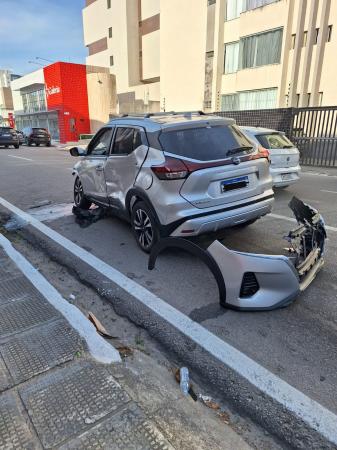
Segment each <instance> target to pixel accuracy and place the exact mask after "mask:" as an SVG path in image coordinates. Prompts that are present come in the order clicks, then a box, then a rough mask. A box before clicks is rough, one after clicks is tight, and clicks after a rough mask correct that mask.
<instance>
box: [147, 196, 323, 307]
mask: <svg viewBox="0 0 337 450" xmlns="http://www.w3.org/2000/svg"><path fill="white" fill-rule="evenodd" d="M289 207H290V209H291V210H292V212H293V214H294V216H295V218H296V220H297V222H298V227H296V228H295V229H293V230H291V231H290V232H289V234H288V235H287V236H286V237H285V239H286V240H287V241H288V243H289V247H288V248H287V249H286V251H287V256H285V255H263V254H255V253H245V252H238V251H233V250H230V249H228V248H227V247H225V246H224V245H223V244H222V243H220V242H219V241H217V240H215V241H214V242H213V243H212V244H211V245H210V246H209V247H208V248H207V249H206V250H204V249H202V248H201V247H200V246H198V245H197V244H195V243H192V242H191V241H188V240H186V239H181V238H166V239H163V240H162V241H159V242H158V243H157V244H156V245H155V247H154V248H153V250H152V252H151V254H150V258H149V263H148V268H149V270H152V269H153V268H154V266H155V262H156V259H157V256H158V255H159V254H160V253H161V252H162V251H163V250H165V249H166V248H170V247H177V248H181V249H183V250H186V251H188V252H190V253H192V254H194V255H195V256H197V257H199V258H200V259H202V260H203V261H204V262H205V263H206V265H207V266H208V267H209V269H210V270H211V272H212V273H213V275H214V277H215V279H216V282H217V284H218V288H219V294H220V304H221V305H222V306H224V307H226V308H232V309H237V310H243V311H247V310H250V311H252V310H256V311H257V310H272V309H276V308H280V307H285V306H288V305H289V304H290V303H292V302H293V300H295V299H296V298H297V296H298V295H299V293H300V292H302V291H304V290H305V289H306V288H307V287H308V286H309V285H310V284H311V282H312V281H313V280H314V278H315V276H316V275H317V273H318V271H319V270H320V269H321V267H322V266H323V264H324V246H325V239H326V231H325V226H324V219H323V218H322V216H321V215H320V214H319V213H318V212H317V211H316V210H315V209H313V208H312V207H311V206H309V205H307V204H305V203H303V202H302V201H301V200H299V199H298V198H296V197H293V198H292V200H291V201H290V203H289Z"/></svg>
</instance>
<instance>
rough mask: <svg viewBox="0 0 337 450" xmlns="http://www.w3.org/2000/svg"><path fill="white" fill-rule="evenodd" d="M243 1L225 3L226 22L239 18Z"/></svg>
mask: <svg viewBox="0 0 337 450" xmlns="http://www.w3.org/2000/svg"><path fill="white" fill-rule="evenodd" d="M242 3H243V0H227V2H226V20H233V19H236V18H238V17H239V16H240V13H241V12H242V7H243V5H242Z"/></svg>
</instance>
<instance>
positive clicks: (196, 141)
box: [159, 125, 253, 161]
mask: <svg viewBox="0 0 337 450" xmlns="http://www.w3.org/2000/svg"><path fill="white" fill-rule="evenodd" d="M159 140H160V143H161V145H162V146H163V149H164V151H166V152H169V153H173V154H174V155H179V156H184V157H186V158H191V159H197V160H199V161H214V160H217V159H224V158H228V157H229V156H233V155H236V154H241V155H242V154H246V153H250V152H251V151H252V150H253V146H252V143H251V142H250V141H249V140H248V139H247V138H246V137H245V136H244V134H243V133H242V132H241V131H240V130H239V129H238V127H237V126H236V125H220V126H219V125H218V126H207V127H202V128H187V129H185V130H172V131H166V132H162V133H161V134H160V136H159Z"/></svg>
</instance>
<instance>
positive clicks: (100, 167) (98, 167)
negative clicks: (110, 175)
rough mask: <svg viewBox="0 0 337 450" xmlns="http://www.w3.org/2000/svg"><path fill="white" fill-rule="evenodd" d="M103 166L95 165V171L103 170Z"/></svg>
mask: <svg viewBox="0 0 337 450" xmlns="http://www.w3.org/2000/svg"><path fill="white" fill-rule="evenodd" d="M103 170H104V167H103V166H96V171H97V172H103Z"/></svg>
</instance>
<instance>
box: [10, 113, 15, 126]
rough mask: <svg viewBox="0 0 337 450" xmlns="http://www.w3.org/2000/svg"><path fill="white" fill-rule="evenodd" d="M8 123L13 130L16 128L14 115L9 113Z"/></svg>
mask: <svg viewBox="0 0 337 450" xmlns="http://www.w3.org/2000/svg"><path fill="white" fill-rule="evenodd" d="M8 123H9V126H10V127H11V128H15V120H14V116H13V113H8Z"/></svg>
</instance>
